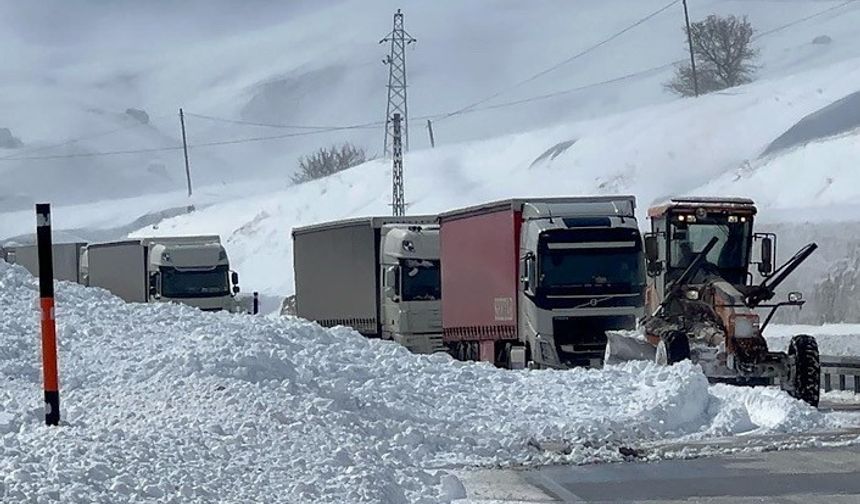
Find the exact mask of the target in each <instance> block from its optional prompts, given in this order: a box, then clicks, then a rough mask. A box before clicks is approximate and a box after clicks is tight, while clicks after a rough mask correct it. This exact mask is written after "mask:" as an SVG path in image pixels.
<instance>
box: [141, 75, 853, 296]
mask: <svg viewBox="0 0 860 504" xmlns="http://www.w3.org/2000/svg"><path fill="white" fill-rule="evenodd" d="M858 63H860V59H856V60H851V61H848V62H845V63H840V64H835V65H832V66H829V67H825V68H822V69H818V70H814V71H808V72H806V73H803V74H799V75H794V76H790V77H785V78H781V79H773V80H763V81H760V82H757V83H754V84H751V85H749V86H744V87H741V88H737V89H734V90H732V91H731V93H725V94H715V95H711V96H706V97H702V98H699V99H697V100H679V101H675V102H671V103H667V104H662V105H654V106H649V107H645V108H641V109H637V110H634V111H631V112H627V113H624V114H618V115H614V116H610V117H607V118H602V119H595V120H591V121H585V122H575V123H570V124H565V125H561V126H557V127H554V128H548V129H542V130H536V131H531V132H526V133H520V134H516V135H509V136H505V137H499V138H495V139H491V140H484V141H478V142H467V143H462V144H458V145H453V146H444V147H439V148H436V149H432V150H421V151H416V152H412V153H410V154H409V156H408V157H407V159H406V171H405V180H406V198H407V201H408V202H410V207H409V211H410V212H411V213H416V214H418V213H434V212H439V211H443V210H446V209H450V208H454V207H458V206H463V205H468V204H474V203H478V202H482V201H489V200H492V199H496V198H504V197H522V196H553V195H571V194H613V193H616V194H617V193H631V194H635V195H636V196H637V197H638V199H639V205H640V208H639V210H640V216H642V217H643V222H642V224H643V226H647V222H646V221H645V220H644V210H645V208H646V207H647V206H648V205H649V204H651V203H652V202H654V201H655V200H659V199H662V198H665V197H667V196H670V195H676V194H710V195H723V196H725V195H746V196H751V197H753V198H754V199H756V200H758V201H759V202H760V203H761V205H760V207H761V209H762V219H763V220H764V221H768V220H770V221H782V222H803V221H808V220H809V219H810V218H811V219H812V220H813V222H814V221H815V220H818V219H823V218H828V219H831V220H836V221H840V220H857V219H858V216H857V214H856V213H854V212H850V211H846V210H845V208H846V207H848V208H850V207H852V206H856V205H857V204H858V202H860V184H858V183H857V182H858V180H859V179H858V177H857V174H856V170H853V169H849V168H848V165H850V161H849V160H850V159H855V158H856V157H857V156H858V155H860V143H858V137H857V136H856V134H853V133H852V134H848V135H847V136H841V137H838V138H834V139H830V138H825V139H822V140H820V141H818V142H814V143H810V144H808V145H802V146H798V147H795V148H794V149H790V150H788V151H785V152H784V153H781V154H778V155H775V156H773V157H768V158H763V159H761V160H759V159H758V157H759V155H760V154H761V153H762V151H763V150H764V149H765V148H766V146H767V145H768V144H769V143H770V142H772V141H773V140H774V139H775V138H777V137H778V136H780V135H781V134H782V133H783V132H784V131H786V130H787V129H789V128H791V127H792V126H793V125H794V124H796V123H797V122H798V121H800V120H801V119H802V118H803V117H805V116H807V115H808V114H810V113H813V112H815V111H817V110H819V109H820V108H822V107H826V106H828V105H829V104H831V103H832V102H834V101H837V100H839V99H840V98H842V97H843V96H845V95H846V94H849V93H852V92H854V91H856V90H857V89H858V84H857V82H858V79H860V70H858V69H857V68H858ZM555 146H560V147H558V148H555V149H554V147H555ZM846 149H847V150H846ZM548 151H550V152H551V154H549V155H544V154H545V153H546V152H548ZM814 152H817V153H818V154H817V155H816V156H817V159H816V161H817V162H815V163H814V164H811V163H809V164H808V166H807V164H806V163H804V162H803V161H798V159H800V160H802V159H803V157H804V156H808V155H811V154H810V153H814ZM739 171H740V172H742V173H741V174H740V175H738V172H739ZM390 176H391V172H390V166H389V163H388V162H385V161H382V160H379V161H373V162H370V163H367V164H365V165H362V166H359V167H356V168H353V169H351V170H349V171H346V172H343V173H340V174H337V175H335V176H332V177H329V178H327V179H324V180H318V181H314V182H309V183H306V184H302V185H299V186H295V187H291V188H288V189H285V190H282V191H276V192H273V193H270V194H268V195H257V196H254V197H249V198H244V199H237V200H235V201H230V202H225V203H220V204H215V205H212V206H211V207H208V208H205V209H203V210H201V211H198V212H195V213H192V214H189V215H182V216H178V217H175V218H172V219H168V220H165V221H164V222H161V223H159V225H158V228H157V229H153V228H152V227H147V228H144V229H141V230H139V231H137V233H136V234H137V235H140V236H144V235H149V234H163V235H170V234H177V233H178V234H191V233H196V232H207V233H217V234H220V235H221V236H222V237H223V238H224V239H225V241H226V245H227V248H228V251H229V252H230V254H231V258H232V260H233V261H234V262H235V263H236V264H237V267H238V268H239V271H241V272H242V273H243V274H244V276H245V284H246V285H247V286H248V288H252V289H258V290H262V291H264V292H266V293H268V294H273V295H274V294H288V293H290V292H292V289H293V285H292V282H293V275H292V267H291V264H292V263H291V261H292V247H291V245H292V244H291V237H290V230H291V229H292V227H294V226H299V225H304V224H310V223H314V222H320V221H324V220H330V219H338V218H344V217H350V216H356V215H373V214H387V213H389V212H390V209H389V208H388V203H389V202H390ZM810 209H812V210H817V211H818V213H817V214H814V213H810V212H809V210H810ZM789 234H790V232H789ZM786 239H788V237H786ZM802 239H803V237H798V240H802ZM842 239H843V240H844V239H849V240H850V239H854V240H855V241H857V240H860V238H857V237H854V238H851V237H842ZM821 245H822V247H823V248H826V247H828V243H827V241H823V242H821ZM844 248H845V246H844V244H842V245H840V248H839V250H840V253H842V252H841V251H842V250H843V249H844ZM792 252H793V251H792ZM788 254H789V251H788V250H783V251H781V256H782V257H783V258H787V257H788ZM819 255H821V256H822V257H824V256H826V252H825V251H822V252H819ZM810 287H811V286H810V285H806V286H805V289H804V290H806V291H807V295H810V296H811V294H812V293H811V292H809V291H810Z"/></svg>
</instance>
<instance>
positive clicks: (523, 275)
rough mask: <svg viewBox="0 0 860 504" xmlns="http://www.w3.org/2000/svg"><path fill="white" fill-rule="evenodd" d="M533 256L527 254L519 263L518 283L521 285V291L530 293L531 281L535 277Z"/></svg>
mask: <svg viewBox="0 0 860 504" xmlns="http://www.w3.org/2000/svg"><path fill="white" fill-rule="evenodd" d="M534 270H535V256H534V254H532V253H531V252H529V253H527V254H526V255H525V256H524V257H523V259H522V261H521V263H520V283H521V284H522V285H523V291H531V290H532V287H533V284H532V282H533V280H534V277H535V271H534Z"/></svg>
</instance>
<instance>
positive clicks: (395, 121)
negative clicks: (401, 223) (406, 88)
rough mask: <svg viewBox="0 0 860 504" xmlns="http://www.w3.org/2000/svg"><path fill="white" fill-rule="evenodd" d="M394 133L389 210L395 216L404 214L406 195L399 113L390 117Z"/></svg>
mask: <svg viewBox="0 0 860 504" xmlns="http://www.w3.org/2000/svg"><path fill="white" fill-rule="evenodd" d="M391 119H392V120H391V123H392V125H393V128H392V129H393V130H394V134H393V136H392V139H391V146H392V149H391V150H392V156H391V159H392V166H391V210H392V215H394V216H395V217H402V216H404V215H406V196H405V195H404V194H403V193H404V191H403V144H402V143H401V137H400V114H399V113H396V112H395V114H394V117H392V118H391Z"/></svg>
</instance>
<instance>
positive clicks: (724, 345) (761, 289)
mask: <svg viewBox="0 0 860 504" xmlns="http://www.w3.org/2000/svg"><path fill="white" fill-rule="evenodd" d="M648 215H649V218H650V219H651V232H650V233H648V234H646V235H645V237H644V243H645V256H646V272H647V277H648V278H647V283H646V293H645V305H646V314H645V316H644V317H643V318H642V319H641V320H640V323H639V331H638V332H637V333H633V334H631V333H629V332H628V333H623V332H620V331H618V332H610V333H608V334H607V336H608V344H607V355H606V360H607V362H619V361H624V360H632V359H654V360H655V361H656V362H657V363H658V364H663V365H672V364H674V363H676V362H680V361H682V360H685V359H690V360H692V361H693V362H695V363H698V364H700V365H701V366H702V369H703V370H704V372H705V374H706V376H707V377H708V379H709V380H710V381H711V382H721V383H732V384H738V385H774V384H776V385H779V386H780V387H781V388H782V389H783V390H785V391H787V392H788V393H789V394H791V395H792V396H794V397H796V398H798V399H801V400H803V401H805V402H807V403H809V404H810V405H812V406H817V405H818V398H819V384H820V381H819V380H820V364H819V355H818V345H817V342H816V341H815V339H814V338H812V337H811V336H807V335H797V336H794V337H793V338H792V339H791V343H790V346H789V348H788V352H787V353H786V352H773V351H770V350H769V349H768V345H767V341H766V340H765V338H764V337H763V335H762V333H763V331H764V329H765V327H766V326H767V325H768V323H769V322H770V321H771V319H772V318H773V315H774V314H775V313H776V311H777V309H779V308H780V307H783V306H794V307H801V306H802V305H803V304H804V301H803V297H802V295H801V294H800V293H798V292H792V293H790V294H788V299H787V300H785V301H779V302H770V301H771V300H772V299H773V298H774V296H775V290H776V288H777V287H778V286H779V285H780V284H781V283H782V282H783V281H784V280H785V279H786V278H787V277H788V276H789V275H790V274H791V273H792V272H793V271H794V270H795V269H796V268H797V267H798V266H800V264H801V263H803V261H805V260H806V259H807V258H808V257H809V256H810V255H811V254H812V253H813V252H814V251H815V250H816V248H817V247H818V246H817V245H816V244H815V243H810V244H808V245H806V246H805V247H803V248H802V249H800V250H799V251H798V252H797V253H796V254H795V255H794V256H792V257H791V258H790V259H789V260H788V261H786V262H785V263H784V264H783V265H781V266H779V267H775V256H776V236H775V235H774V234H772V233H754V232H753V220H754V218H755V215H756V207H755V205H754V204H753V201H751V200H748V199H741V198H699V197H697V198H678V199H673V200H671V201H669V202H668V203H665V204H662V205H659V206H655V207H652V208H651V209H649V212H648ZM754 250H757V251H758V255H757V258H756V259H755V260H753V258H752V256H753V255H754ZM753 267H755V270H757V273H758V275H757V277H759V278H761V281H760V282H759V283H757V284H756V283H755V282H754V281H753V278H754V275H753V271H752V270H753ZM759 309H767V310H769V313H768V314H767V316H766V317H765V318H764V321H763V322H762V320H761V319H760V317H759V314H758V313H757V312H756V310H759Z"/></svg>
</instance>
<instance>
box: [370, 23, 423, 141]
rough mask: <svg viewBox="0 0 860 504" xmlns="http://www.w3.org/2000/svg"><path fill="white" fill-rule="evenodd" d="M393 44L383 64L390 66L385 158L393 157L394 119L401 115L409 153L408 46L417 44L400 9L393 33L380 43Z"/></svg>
mask: <svg viewBox="0 0 860 504" xmlns="http://www.w3.org/2000/svg"><path fill="white" fill-rule="evenodd" d="M385 42H390V43H391V50H390V52H389V53H388V56H386V57H385V58H384V59H383V60H382V63H384V64H386V65H388V106H387V107H386V109H385V143H384V144H383V149H382V152H383V153H384V154H385V156H389V155H392V154H393V153H392V152H391V143H392V141H391V140H392V138H393V137H394V123H393V118H394V115H395V114H400V117H401V119H402V120H403V138H402V140H403V148H404V149H405V150H406V151H409V114H408V113H407V105H406V46H407V45H409V44H411V43H413V42H417V40H415V39H414V38H412V35H409V34H408V33H407V32H406V30H404V29H403V13H402V12H400V9H397V12H395V13H394V28H393V29H392V30H391V33H389V34H388V35H386V36H385V38H383V39H382V40H380V41H379V43H380V44H383V43H385Z"/></svg>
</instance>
